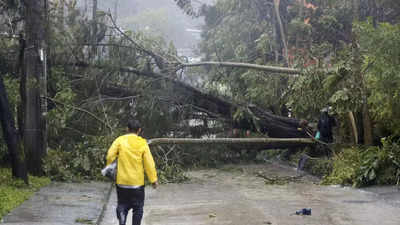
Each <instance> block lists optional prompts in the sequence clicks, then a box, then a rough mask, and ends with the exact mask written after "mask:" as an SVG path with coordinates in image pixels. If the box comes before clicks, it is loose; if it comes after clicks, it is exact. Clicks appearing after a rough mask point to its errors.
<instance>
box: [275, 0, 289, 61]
mask: <svg viewBox="0 0 400 225" xmlns="http://www.w3.org/2000/svg"><path fill="white" fill-rule="evenodd" d="M280 2H281V1H280V0H274V7H275V15H276V19H277V21H278V24H279V30H280V34H281V40H282V44H283V55H284V57H285V60H286V64H288V63H289V61H288V46H287V41H286V35H285V30H284V27H283V23H282V19H281V14H280V9H279V6H280Z"/></svg>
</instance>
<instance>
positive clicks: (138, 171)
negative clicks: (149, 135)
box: [107, 134, 157, 186]
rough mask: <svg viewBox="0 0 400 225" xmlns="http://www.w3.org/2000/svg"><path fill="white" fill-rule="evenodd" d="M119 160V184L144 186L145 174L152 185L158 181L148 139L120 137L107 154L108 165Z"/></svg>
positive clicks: (129, 136)
mask: <svg viewBox="0 0 400 225" xmlns="http://www.w3.org/2000/svg"><path fill="white" fill-rule="evenodd" d="M116 158H118V172H117V184H119V185H126V186H142V185H144V172H146V175H147V178H148V179H149V181H150V182H151V183H154V182H156V181H157V171H156V168H155V163H154V160H153V156H152V155H151V152H150V148H149V146H148V144H147V141H146V139H144V138H142V137H139V136H138V135H136V134H126V135H123V136H120V137H118V138H117V139H115V141H114V142H113V143H112V145H111V147H110V149H109V150H108V153H107V165H109V164H111V163H112V162H113V161H114V160H115V159H116Z"/></svg>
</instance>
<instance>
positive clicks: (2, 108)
mask: <svg viewBox="0 0 400 225" xmlns="http://www.w3.org/2000/svg"><path fill="white" fill-rule="evenodd" d="M0 120H1V125H2V128H3V137H4V140H5V142H6V144H7V148H8V152H9V154H10V158H11V168H12V175H13V177H16V178H20V179H23V180H24V181H25V183H26V184H28V174H27V171H26V164H25V157H24V154H23V153H24V151H23V148H22V144H21V140H20V138H19V135H18V131H17V129H16V128H15V120H14V117H13V115H12V113H11V110H10V104H9V101H8V97H7V92H6V89H5V87H4V83H3V78H2V77H1V76H0Z"/></svg>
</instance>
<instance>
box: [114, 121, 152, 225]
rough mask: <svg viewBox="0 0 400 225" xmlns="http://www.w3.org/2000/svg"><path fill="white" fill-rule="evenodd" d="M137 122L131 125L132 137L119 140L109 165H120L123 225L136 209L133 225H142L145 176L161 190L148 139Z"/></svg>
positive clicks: (128, 135) (123, 137)
mask: <svg viewBox="0 0 400 225" xmlns="http://www.w3.org/2000/svg"><path fill="white" fill-rule="evenodd" d="M141 131H142V128H141V125H140V123H139V121H137V120H129V121H128V134H125V135H122V136H120V137H118V138H117V139H115V141H114V142H113V143H112V145H111V147H110V149H109V150H108V153H107V165H109V164H111V163H112V162H113V161H114V160H118V161H117V179H116V184H117V197H118V205H117V209H116V211H117V217H118V220H119V224H120V225H126V217H127V215H128V211H129V210H130V209H132V211H133V216H132V225H140V223H141V220H142V217H143V205H144V196H145V193H144V173H146V175H147V178H148V179H149V181H150V183H151V184H152V186H153V188H157V186H158V182H157V171H156V167H155V163H154V160H153V156H152V154H151V152H150V148H149V146H148V144H147V141H146V139H144V138H142V137H140V136H139V134H140V132H141Z"/></svg>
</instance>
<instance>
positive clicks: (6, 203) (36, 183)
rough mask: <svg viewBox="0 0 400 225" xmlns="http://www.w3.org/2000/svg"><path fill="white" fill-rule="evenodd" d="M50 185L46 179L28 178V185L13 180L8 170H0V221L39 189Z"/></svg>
mask: <svg viewBox="0 0 400 225" xmlns="http://www.w3.org/2000/svg"><path fill="white" fill-rule="evenodd" d="M48 184H50V179H49V178H47V177H34V176H29V185H26V184H25V183H24V181H22V180H20V179H18V180H17V179H13V178H12V176H11V169H10V168H0V221H1V220H2V218H3V216H4V215H6V214H7V213H9V212H10V211H11V210H12V209H14V208H16V207H17V206H19V205H20V204H21V203H22V202H24V201H25V200H27V199H28V198H30V197H31V196H32V195H33V193H35V192H36V191H38V190H39V189H40V188H41V187H43V186H46V185H48Z"/></svg>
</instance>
